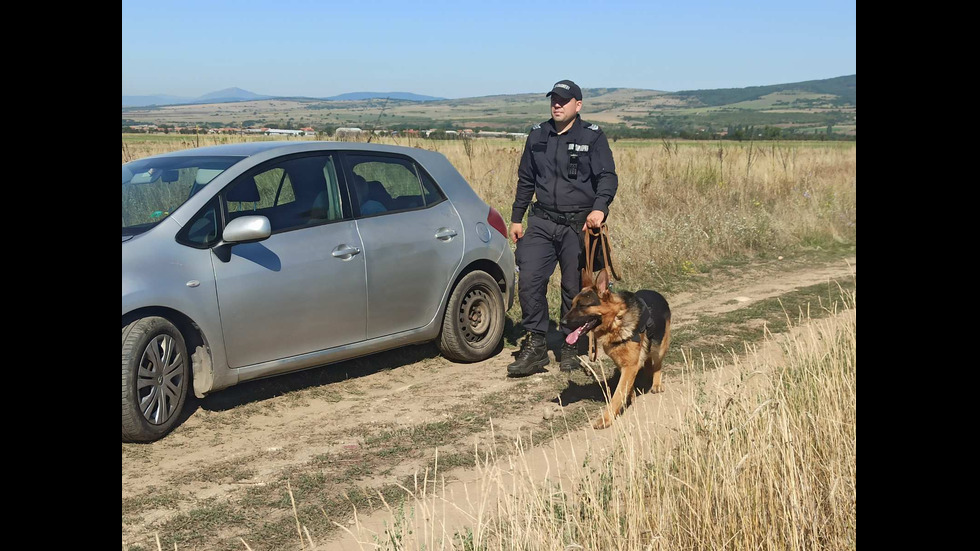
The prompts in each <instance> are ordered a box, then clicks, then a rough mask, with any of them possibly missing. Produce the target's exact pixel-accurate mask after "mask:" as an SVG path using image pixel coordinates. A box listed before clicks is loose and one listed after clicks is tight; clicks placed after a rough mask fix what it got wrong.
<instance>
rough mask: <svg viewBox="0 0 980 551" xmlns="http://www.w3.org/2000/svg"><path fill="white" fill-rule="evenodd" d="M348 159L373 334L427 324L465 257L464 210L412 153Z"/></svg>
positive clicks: (353, 155) (369, 328)
mask: <svg viewBox="0 0 980 551" xmlns="http://www.w3.org/2000/svg"><path fill="white" fill-rule="evenodd" d="M344 164H345V169H346V175H347V181H348V182H349V183H350V186H349V187H350V190H351V193H352V197H351V203H352V205H353V207H354V211H355V215H356V217H357V229H358V232H359V234H360V236H361V242H362V243H363V244H364V262H365V263H366V267H367V289H368V308H367V336H368V338H374V337H380V336H383V335H390V334H392V333H398V332H401V331H407V330H411V329H416V328H419V327H422V326H424V325H426V324H428V323H429V322H430V321H432V319H433V317H435V316H437V315H439V314H441V312H440V311H439V306H440V304H441V302H442V298H443V296H444V295H445V293H446V289H447V288H448V287H449V285H450V284H451V283H452V278H453V275H454V274H455V273H456V270H457V268H458V267H459V264H460V262H461V261H462V258H463V229H462V226H461V222H460V218H459V215H458V214H457V213H456V210H455V209H454V208H453V206H452V203H451V202H450V201H447V200H446V198H445V195H443V194H442V192H441V191H440V190H439V189H438V187H437V186H436V185H435V183H434V182H433V181H432V179H431V177H429V176H428V175H427V174H425V172H424V171H422V170H421V169H420V168H419V167H417V166H416V164H415V163H414V162H413V161H411V160H410V159H407V158H405V157H401V156H393V155H392V156H388V155H379V154H364V153H346V154H345V156H344Z"/></svg>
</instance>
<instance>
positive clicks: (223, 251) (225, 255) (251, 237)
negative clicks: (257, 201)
mask: <svg viewBox="0 0 980 551" xmlns="http://www.w3.org/2000/svg"><path fill="white" fill-rule="evenodd" d="M270 235H272V224H270V223H269V219H268V218H266V217H265V216H242V217H240V218H235V219H234V220H232V221H231V222H228V225H227V226H225V231H224V232H222V233H221V242H220V243H218V244H217V245H215V246H214V248H213V249H212V250H213V251H214V254H215V256H217V257H218V259H219V260H221V261H222V262H228V261H229V260H231V248H232V246H234V245H239V244H242V243H255V242H258V241H262V240H264V239H268V237H269V236H270Z"/></svg>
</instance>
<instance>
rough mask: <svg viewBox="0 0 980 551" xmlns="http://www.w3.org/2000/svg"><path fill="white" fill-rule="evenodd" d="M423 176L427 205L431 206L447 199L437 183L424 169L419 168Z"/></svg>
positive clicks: (423, 192)
mask: <svg viewBox="0 0 980 551" xmlns="http://www.w3.org/2000/svg"><path fill="white" fill-rule="evenodd" d="M417 170H418V173H419V176H420V177H421V178H422V196H423V197H424V198H425V206H427V207H429V206H432V205H435V204H436V203H440V202H442V201H445V200H446V196H445V195H443V193H442V190H441V189H439V186H437V185H436V183H435V181H434V180H433V179H432V177H431V176H429V175H428V174H427V173H426V172H425V171H424V170H421V169H417Z"/></svg>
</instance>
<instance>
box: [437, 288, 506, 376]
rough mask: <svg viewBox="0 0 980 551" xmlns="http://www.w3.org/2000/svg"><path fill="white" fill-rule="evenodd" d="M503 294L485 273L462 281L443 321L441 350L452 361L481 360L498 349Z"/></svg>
mask: <svg viewBox="0 0 980 551" xmlns="http://www.w3.org/2000/svg"><path fill="white" fill-rule="evenodd" d="M505 315H506V310H505V308H504V297H503V296H502V295H501V293H500V287H499V286H498V285H497V282H496V281H495V280H494V279H493V278H492V277H490V275H489V274H487V273H486V272H481V271H474V272H470V273H468V274H466V275H465V276H464V277H463V279H461V280H460V281H459V284H458V285H456V288H455V289H454V290H453V294H452V296H450V297H449V304H448V305H447V306H446V314H445V316H444V317H443V320H442V333H441V335H440V337H439V349H440V350H441V351H442V354H443V356H445V357H446V358H448V359H450V360H453V361H461V362H478V361H480V360H485V359H487V358H489V357H490V356H492V355H493V354H494V352H496V350H497V347H498V346H499V345H500V343H501V342H502V340H503V335H504V316H505Z"/></svg>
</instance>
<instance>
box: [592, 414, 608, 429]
mask: <svg viewBox="0 0 980 551" xmlns="http://www.w3.org/2000/svg"><path fill="white" fill-rule="evenodd" d="M610 425H612V419H607V418H606V416H605V415H603V416H602V417H600V418H598V419H596V420H595V423H592V428H594V429H605V428H609V426H610Z"/></svg>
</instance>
